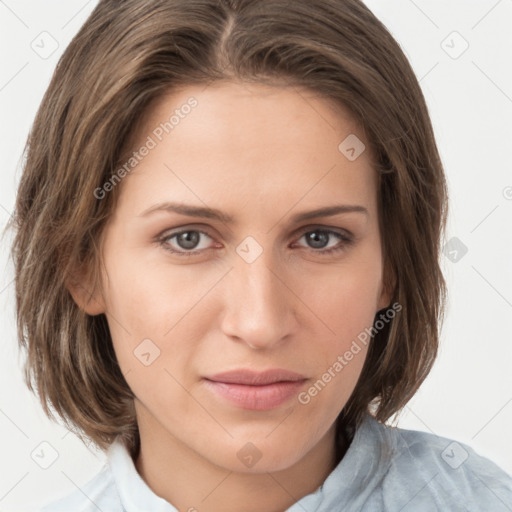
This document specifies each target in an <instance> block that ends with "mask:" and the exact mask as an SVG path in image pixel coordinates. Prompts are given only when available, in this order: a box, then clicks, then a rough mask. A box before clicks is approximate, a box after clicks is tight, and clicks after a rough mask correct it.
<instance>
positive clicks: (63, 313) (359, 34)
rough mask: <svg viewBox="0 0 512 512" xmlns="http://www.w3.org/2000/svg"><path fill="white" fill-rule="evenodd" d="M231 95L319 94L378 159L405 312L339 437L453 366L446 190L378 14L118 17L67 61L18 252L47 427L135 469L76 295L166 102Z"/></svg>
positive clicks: (122, 416)
mask: <svg viewBox="0 0 512 512" xmlns="http://www.w3.org/2000/svg"><path fill="white" fill-rule="evenodd" d="M221 80H229V81H235V80H237V81H242V82H256V83H258V82H259V83H268V84H271V85H276V84H285V85H286V86H289V87H300V88H305V89H307V90H310V91H313V92H315V93H317V94H320V95H321V96H323V97H325V98H326V99H328V100H329V101H332V102H333V104H336V105H340V106H344V107H345V108H347V109H348V110H349V111H350V112H351V114H352V115H353V117H354V119H355V120H357V121H358V122H359V123H360V125H361V126H362V127H363V129H364V133H365V135H366V137H367V139H368V141H369V144H370V147H371V151H372V153H373V154H374V155H375V157H376V158H375V162H376V164H375V167H376V172H378V175H379V204H378V207H379V222H380V231H381V239H382V244H383V255H384V278H385V280H386V285H387V286H390V287H391V288H389V289H390V290H392V297H393V298H392V302H396V303H398V304H400V305H401V306H402V309H401V311H399V312H397V313H396V315H395V316H394V318H393V320H392V322H389V323H387V324H386V326H385V327H384V328H383V329H380V330H379V331H378V332H377V333H376V334H375V335H374V336H373V337H372V340H371V343H370V346H369V350H368V354H367V359H366V361H365V365H364V367H363V370H362V373H361V375H360V378H359V380H358V383H357V386H356V388H355V390H354V393H353V394H352V396H351V397H350V399H349V401H348V403H347V404H346V406H345V407H344V409H343V411H342V412H341V413H340V416H339V418H338V425H341V424H343V425H344V426H348V427H351V429H352V431H353V429H354V428H356V427H357V426H358V425H359V424H360V422H361V420H362V418H363V416H364V415H365V413H366V411H370V412H372V414H374V415H375V417H376V418H377V419H378V420H379V421H386V420H388V419H389V418H390V417H391V416H392V415H393V414H395V413H397V412H399V411H400V410H401V409H402V408H403V407H404V405H405V404H406V403H407V401H408V400H409V399H410V398H411V397H412V396H413V394H414V393H415V392H416V390H417V389H418V387H419V386H420V384H421V383H422V382H423V380H424V379H425V377H426V376H427V374H428V373H429V371H430V369H431V367H432V364H433V362H434V360H435V357H436V354H437V348H438V337H439V328H440V326H441V323H442V321H443V315H444V301H445V295H446V284H445V281H444V279H443V275H442V272H441V269H440V266H439V261H438V258H439V252H440V244H441V238H442V236H443V234H444V229H445V224H446V216H447V190H446V183H445V178H444V173H443V168H442V164H441V161H440V157H439V154H438V150H437V147H436V143H435V139H434V134H433V130H432V126H431V122H430V118H429V115H428V110H427V106H426V103H425V100H424V97H423V94H422V91H421V89H420V86H419V84H418V81H417V79H416V77H415V75H414V72H413V71H412V69H411V67H410V64H409V63H408V61H407V59H406V57H405V56H404V54H403V52H402V50H401V49H400V47H399V45H398V44H397V42H396V41H395V40H394V39H393V37H392V36H391V34H390V33H389V32H388V30H387V29H386V28H385V27H384V25H383V24H382V23H381V22H380V21H379V20H378V19H376V17H375V16H374V15H373V14H372V13H371V11H370V10H369V9H368V8H367V7H366V6H365V5H364V4H363V3H362V2H361V1H360V0H315V1H311V0H293V1H291V2H290V1H288V0H144V1H142V0H125V1H121V0H102V1H100V2H99V4H98V5H97V7H96V8H95V9H94V11H93V12H92V13H91V15H90V16H89V18H88V19H87V21H86V22H85V24H84V25H83V26H82V28H81V29H80V31H79V32H78V34H77V35H76V36H75V37H74V39H73V40H72V41H71V43H70V44H69V46H68V47H67V49H66V50H65V52H64V54H63V55H62V58H61V59H60V60H59V63H58V65H57V67H56V70H55V72H54V75H53V77H52V80H51V83H50V85H49V87H48V89H47V91H46V94H45V96H44V98H43V100H42V103H41V105H40V108H39V110H38V112H37V115H36V118H35V121H34V124H33V127H32V130H31V132H30V135H29V138H28V140H27V144H26V147H25V153H26V162H25V165H24V170H23V175H22V178H21V182H20V185H19V190H18V195H17V201H16V207H15V216H14V226H15V228H16V237H15V241H14V245H13V257H14V261H15V276H16V279H15V283H16V307H17V322H18V337H19V343H20V346H21V347H24V348H26V349H27V352H28V358H27V363H26V366H25V379H26V382H27V385H28V386H29V388H30V389H31V390H33V391H35V390H36V391H37V393H38V395H39V397H40V399H41V403H42V405H43V408H44V410H45V412H46V414H47V415H49V416H50V417H53V418H55V414H54V412H55V413H56V414H57V415H59V416H60V417H61V418H63V419H64V420H65V422H66V424H67V425H68V426H69V427H71V428H74V427H77V429H78V434H79V435H80V436H81V437H82V439H84V440H86V439H90V440H92V441H93V442H94V443H96V444H97V445H98V446H99V447H101V448H102V449H106V448H107V447H108V445H109V444H110V443H111V442H112V441H113V440H114V439H115V437H116V436H120V438H121V439H122V440H123V441H124V442H125V443H126V445H127V446H128V447H129V448H130V449H131V450H132V453H133V452H134V450H135V449H136V448H135V447H136V445H137V443H138V430H137V424H136V418H135V413H134V406H133V397H134V395H133V393H132V391H131V390H130V388H129V387H128V385H127V383H126V381H125V380H124V378H123V375H122V373H121V370H120V368H119V366H118V363H117V360H116V357H115V353H114V350H113V347H112V341H111V338H110V333H109V329H108V325H107V322H106V318H105V316H104V315H103V314H101V315H97V316H90V315H87V314H86V313H85V312H84V311H83V310H81V309H80V308H79V307H78V306H77V305H76V303H75V302H74V300H73V298H72V296H71V295H70V293H69V291H68V289H67V287H66V283H67V282H68V279H69V277H70V276H71V275H73V272H74V270H76V268H79V267H81V266H83V265H84V264H87V265H88V266H89V267H88V268H90V269H91V272H93V273H94V279H95V282H96V283H98V286H101V283H100V282H99V276H100V272H99V268H100V265H101V258H100V254H101V252H100V249H99V247H100V245H101V238H102V232H103V231H102V230H103V227H104V226H105V223H106V221H107V219H108V218H109V216H110V215H111V213H112V212H113V210H114V208H115V205H116V197H117V196H118V193H119V189H120V187H114V189H113V190H112V191H111V192H110V193H109V194H107V195H106V197H105V198H104V199H102V200H98V199H97V197H96V195H95V193H94V191H95V190H96V189H97V188H98V187H101V186H102V185H103V184H104V183H105V182H106V181H108V180H109V179H110V178H111V176H112V175H113V173H114V171H115V169H116V168H117V165H118V163H119V162H120V161H121V155H122V154H123V151H124V148H125V146H126V142H127V141H128V140H130V137H131V136H132V135H133V133H134V128H135V127H136V126H137V124H138V123H139V122H140V121H141V119H142V116H143V115H144V112H147V111H148V108H149V107H150V105H151V104H152V103H153V102H155V101H156V100H157V99H158V98H161V97H162V96H163V95H165V94H167V93H169V92H170V91H172V90H174V89H176V88H178V87H182V86H183V87H184V86H187V85H192V84H208V83H210V82H212V81H221ZM340 142H341V141H340ZM376 319H377V317H376ZM52 408H53V409H54V411H53V410H52Z"/></svg>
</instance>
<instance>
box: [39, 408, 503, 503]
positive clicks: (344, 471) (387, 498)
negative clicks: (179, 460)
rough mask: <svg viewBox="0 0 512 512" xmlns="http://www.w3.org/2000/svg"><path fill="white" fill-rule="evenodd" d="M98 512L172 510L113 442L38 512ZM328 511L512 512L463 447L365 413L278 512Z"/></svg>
mask: <svg viewBox="0 0 512 512" xmlns="http://www.w3.org/2000/svg"><path fill="white" fill-rule="evenodd" d="M196 508H197V509H198V510H205V508H204V506H200V505H198V506H197V507H196ZM98 510H100V511H101V512H178V511H177V509H176V508H175V507H174V506H172V505H171V504H170V503H169V502H167V501H166V500H164V499H162V498H160V497H158V496H157V495H156V494H155V493H154V492H153V491H152V490H151V489H150V488H149V487H148V485H147V484H146V483H145V482H144V480H142V478H141V477H140V475H139V474H138V473H137V470H136V468H135V465H134V463H133V461H132V459H131V457H130V455H129V453H128V451H127V450H126V448H125V447H124V446H123V445H122V444H121V443H120V442H118V441H116V442H114V443H113V444H112V445H111V446H110V448H109V450H108V452H107V462H106V464H105V465H104V467H103V468H102V469H101V470H100V472H99V473H98V474H96V475H95V476H94V477H93V478H92V479H91V480H90V481H89V482H88V483H87V484H86V485H85V486H83V487H82V489H76V490H75V491H74V492H73V493H72V494H70V495H68V496H67V497H65V498H63V499H61V500H59V501H57V502H54V503H52V504H50V505H47V506H45V507H43V508H42V509H41V512H98ZM332 511H340V512H341V511H343V512H349V511H350V512H383V511H386V512H399V511H400V512H433V511H442V512H454V511H457V512H458V511H460V512H468V511H469V512H473V511H474V512H477V511H478V512H512V478H511V477H510V476H509V475H507V473H505V472H504V471H503V470H502V469H500V468H499V467H498V466H497V465H496V464H495V463H494V462H492V461H490V460H489V459H487V458H485V457H482V456H480V455H478V454H477V453H476V452H475V451H474V450H473V449H472V448H470V447H469V446H467V445H465V444H462V443H458V442H456V441H452V440H450V439H446V438H444V437H439V436H436V435H433V434H429V433H426V432H419V431H414V430H406V429H401V428H395V427H389V426H386V425H383V424H381V423H379V422H377V421H376V420H375V419H374V418H373V417H372V416H370V415H369V414H368V415H367V417H366V418H365V420H364V422H363V423H362V425H361V426H360V428H359V429H357V431H356V433H355V435H354V439H353V440H352V443H351V444H350V446H349V449H348V450H347V452H346V453H345V456H344V457H343V459H342V460H341V461H340V463H339V464H338V465H337V466H336V468H335V469H334V470H333V471H332V472H331V473H330V474H329V476H328V477H327V478H326V480H325V481H324V483H323V484H322V485H321V486H320V487H318V488H317V489H316V490H315V491H314V492H313V493H311V494H308V495H306V496H304V497H303V498H301V499H300V500H299V501H298V502H296V503H295V504H294V505H292V506H291V507H290V508H288V509H287V510H286V511H284V512H332ZM240 512H243V506H241V508H240ZM261 512H265V511H263V510H262V511H261Z"/></svg>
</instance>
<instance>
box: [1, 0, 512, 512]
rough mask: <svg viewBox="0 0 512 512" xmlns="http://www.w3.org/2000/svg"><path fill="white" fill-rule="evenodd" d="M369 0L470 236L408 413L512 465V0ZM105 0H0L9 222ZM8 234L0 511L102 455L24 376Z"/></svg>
mask: <svg viewBox="0 0 512 512" xmlns="http://www.w3.org/2000/svg"><path fill="white" fill-rule="evenodd" d="M366 3H367V5H368V6H369V7H370V8H371V9H372V10H373V12H374V13H375V14H376V16H377V17H378V18H379V19H381V20H382V21H383V22H384V24H385V25H386V26H387V27H388V28H389V29H390V31H391V32H392V34H393V35H394V37H395V38H396V39H397V41H398V42H399V43H400V45H401V47H402V48H403V50H404V52H405V53H406V55H407V57H408V58H409V60H410V62H411V64H412V66H413V68H414V70H415V72H416V75H417V76H418V79H420V83H421V86H422V88H423V91H424V94H425V96H426V99H427V103H428V106H429V109H430V113H431V118H432V122H433V124H434V129H435V132H436V136H437V141H438V145H439V149H440V152H441V157H442V159H443V163H444V166H445V170H446V174H447V179H448V182H449V191H450V209H451V211H450V219H449V225H448V233H447V240H449V239H450V238H451V237H457V238H458V239H460V240H461V241H462V242H463V243H464V245H465V246H466V247H467V248H468V252H467V254H465V255H464V256H463V257H462V258H461V259H460V260H459V261H458V262H456V263H453V262H451V261H450V260H449V259H448V258H447V257H444V256H443V269H444V271H445V275H446V278H447V281H448V286H449V307H448V310H447V319H446V322H445V324H444V328H443V332H442V340H441V350H440V354H439V357H438V360H437V362H436V365H435V367H434V369H433V371H432V372H431V374H430V375H429V377H428V379H427V380H426V381H425V383H424V384H423V386H422V387H421V389H420V391H419V392H418V394H417V395H416V396H415V397H414V398H413V400H412V401H411V402H410V403H409V404H408V406H407V407H406V409H405V410H404V412H403V414H402V416H401V417H400V418H399V422H398V426H400V427H402V428H411V429H416V430H422V431H426V432H433V433H435V434H437V435H441V436H444V437H448V438H450V439H455V440H457V441H460V442H463V443H467V444H469V445H470V446H472V447H473V448H474V449H475V450H476V451H477V452H478V453H480V454H482V455H484V456H486V457H488V458H490V459H491V460H493V461H495V462H496V463H497V464H498V465H500V466H501V467H502V468H503V469H504V470H505V471H507V472H508V473H510V474H512V443H511V441H510V433H511V432H512V371H511V369H512V364H511V363H512V343H511V342H512V321H511V320H512V270H511V263H512V230H511V228H510V224H511V220H512V152H511V146H512V30H511V27H512V0H500V1H497V0H479V1H477V0H472V1H468V0H457V1H455V0H450V1H443V2H441V1H433V0H414V1H412V0H386V1H383V0H367V1H366ZM95 5H96V1H89V2H85V1H84V0H80V1H78V0H68V1H66V2H57V1H55V0H53V1H45V2H38V1H35V0H31V1H28V0H22V1H16V2H15V1H14V0H5V1H0V48H1V55H0V64H1V65H0V109H1V110H0V112H1V126H0V130H1V133H0V143H1V146H0V155H1V164H2V165H1V172H0V179H1V186H0V223H1V225H2V227H3V226H4V225H5V223H6V222H7V220H8V218H9V215H10V213H11V212H12V209H13V204H14V199H15V190H16V184H17V182H18V180H19V176H20V167H21V165H20V164H21V154H22V149H23V145H24V142H25V140H26V137H27V135H28V131H29V128H30V126H31V123H32V121H33V118H34V116H35V113H36V110H37V108H38V106H39V103H40V101H41V99H42V96H43V93H44V91H45V89H46V87H47V86H48V83H49V80H50V78H51V75H52V73H53V70H54V68H55V65H56V63H57V60H58V58H59V57H60V55H61V54H62V52H63V51H64V49H65V47H66V46H67V44H68V43H69V41H70V40H71V38H72V37H73V36H74V35H75V34H76V32H77V31H78V29H79V28H80V26H81V24H82V23H83V22H84V21H85V19H86V17H87V16H88V15H89V13H90V12H91V11H92V9H93V8H94V6H95ZM44 31H46V32H48V33H49V34H51V36H52V37H53V38H54V39H55V40H56V41H57V43H58V48H57V49H56V51H55V52H54V53H53V54H52V55H51V56H49V57H48V58H46V59H43V58H41V57H40V56H39V55H38V54H37V53H36V52H35V51H34V50H33V49H32V47H31V44H32V42H33V41H34V40H35V41H36V43H37V41H39V40H40V39H38V38H39V37H41V36H40V34H41V33H42V32H44ZM453 31H457V32H458V33H459V34H460V36H461V37H462V38H463V39H464V40H465V41H467V43H468V44H469V47H468V49H467V50H466V51H465V52H464V53H462V54H461V55H460V56H457V54H458V53H459V52H460V50H461V49H463V47H464V46H463V45H464V44H465V43H464V41H463V39H462V38H461V37H459V36H457V35H454V34H452V32H453ZM42 37H47V38H48V36H42ZM48 41H49V39H48ZM443 41H444V43H443ZM46 48H49V46H48V45H47V46H46ZM447 52H448V53H447ZM450 53H451V55H450ZM455 56H457V58H453V57H455ZM9 243H10V238H9V236H7V237H6V238H5V239H3V240H2V248H1V252H0V254H1V258H2V266H3V269H4V271H3V272H2V277H1V281H0V311H1V313H0V314H1V328H2V332H3V339H2V343H1V345H0V351H1V352H0V355H1V357H0V432H1V436H0V453H1V457H0V510H2V511H22V510H23V511H24V512H27V511H29V510H33V509H34V508H35V505H34V504H35V503H39V504H41V503H43V502H45V501H46V500H49V499H53V498H54V497H55V496H56V495H58V494H61V493H67V492H69V491H71V490H72V489H74V488H75V486H80V485H83V484H84V483H85V482H86V481H87V480H88V479H89V478H90V477H91V476H92V475H94V474H95V473H96V472H97V471H98V469H99V468H100V466H101V465H102V463H103V461H104V456H103V454H102V453H98V452H92V451H90V450H88V449H87V448H86V447H85V446H84V445H83V444H81V442H80V441H79V440H78V439H77V438H76V437H75V435H74V434H72V433H68V432H67V431H66V430H65V429H63V428H62V427H60V426H57V425H55V424H53V423H51V422H50V421H49V420H47V419H46V417H45V416H44V415H43V413H42V410H41V408H40V406H39V404H38V402H37V400H36V399H35V398H34V397H33V396H32V395H31V394H30V393H29V392H28V390H27V389H26V388H25V386H24V383H23V380H22V371H21V365H22V358H21V357H20V355H19V354H18V349H17V343H16V335H15V324H14V287H13V283H12V279H13V270H12V267H11V263H10V262H9V260H8V249H9ZM43 441H46V442H49V443H50V444H51V445H52V446H53V447H54V449H55V450H56V452H57V453H58V458H57V460H56V461H55V462H54V463H53V464H52V465H51V466H50V467H49V468H48V469H42V468H41V467H40V466H39V465H38V464H36V462H34V460H33V459H32V458H31V453H32V452H33V450H34V449H36V447H38V446H39V444H40V443H41V442H43ZM47 453H48V452H47Z"/></svg>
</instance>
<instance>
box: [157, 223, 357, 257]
mask: <svg viewBox="0 0 512 512" xmlns="http://www.w3.org/2000/svg"><path fill="white" fill-rule="evenodd" d="M201 236H204V237H207V238H210V239H211V237H210V235H208V233H206V232H204V231H200V230H197V229H190V230H186V231H179V232H177V233H171V234H169V235H165V236H163V237H162V238H161V239H160V243H161V244H162V245H163V247H164V248H165V249H166V250H168V251H170V252H172V253H174V254H177V255H180V256H193V255H195V254H197V253H200V252H201V251H203V250H205V249H208V246H204V247H198V245H200V241H201ZM302 238H305V240H306V242H307V243H308V244H311V245H310V246H309V247H305V248H306V249H310V250H312V251H313V252H315V253H319V254H328V253H331V252H334V251H339V250H342V249H344V247H345V246H346V245H349V244H351V243H352V238H351V237H350V236H348V235H345V234H343V233H338V232H337V231H333V230H330V229H321V228H317V229H309V231H305V232H303V233H302V235H301V236H300V238H299V240H300V239H302ZM332 238H335V241H338V244H334V245H331V246H330V247H329V241H330V240H332ZM173 239H176V241H175V242H174V243H175V244H176V245H177V248H176V245H175V246H174V248H173V244H171V243H170V242H171V240H173ZM340 242H341V243H340ZM300 247H304V246H300Z"/></svg>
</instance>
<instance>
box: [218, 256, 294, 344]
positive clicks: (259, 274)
mask: <svg viewBox="0 0 512 512" xmlns="http://www.w3.org/2000/svg"><path fill="white" fill-rule="evenodd" d="M270 260H271V256H268V257H267V255H266V251H264V252H263V253H262V254H261V255H260V256H259V257H258V258H257V259H256V260H255V261H253V262H252V263H247V262H246V261H244V260H243V259H241V258H239V257H238V256H236V258H235V261H234V268H232V270H231V271H230V272H229V275H228V276H226V279H225V280H223V287H224V289H223V290H222V292H223V296H224V297H225V299H224V304H225V306H224V317H223V320H222V331H223V333H224V334H225V335H226V336H228V337H230V338H232V339H237V340H240V341H241V342H244V343H245V344H247V345H248V346H249V347H250V348H253V349H258V350H261V349H265V348H267V349H268V348H271V347H274V346H276V345H278V344H280V343H283V341H284V340H285V338H286V339H288V338H289V336H290V335H291V334H292V333H293V330H294V328H295V326H296V306H297V303H298V299H297V298H296V296H295V295H294V293H293V291H292V290H291V289H290V288H289V286H287V284H288V283H287V281H289V278H288V279H287V276H288V275H289V274H288V273H287V272H286V271H285V270H283V267H282V266H277V265H276V264H275V263H274V264H273V263H272V262H271V261H270Z"/></svg>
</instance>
